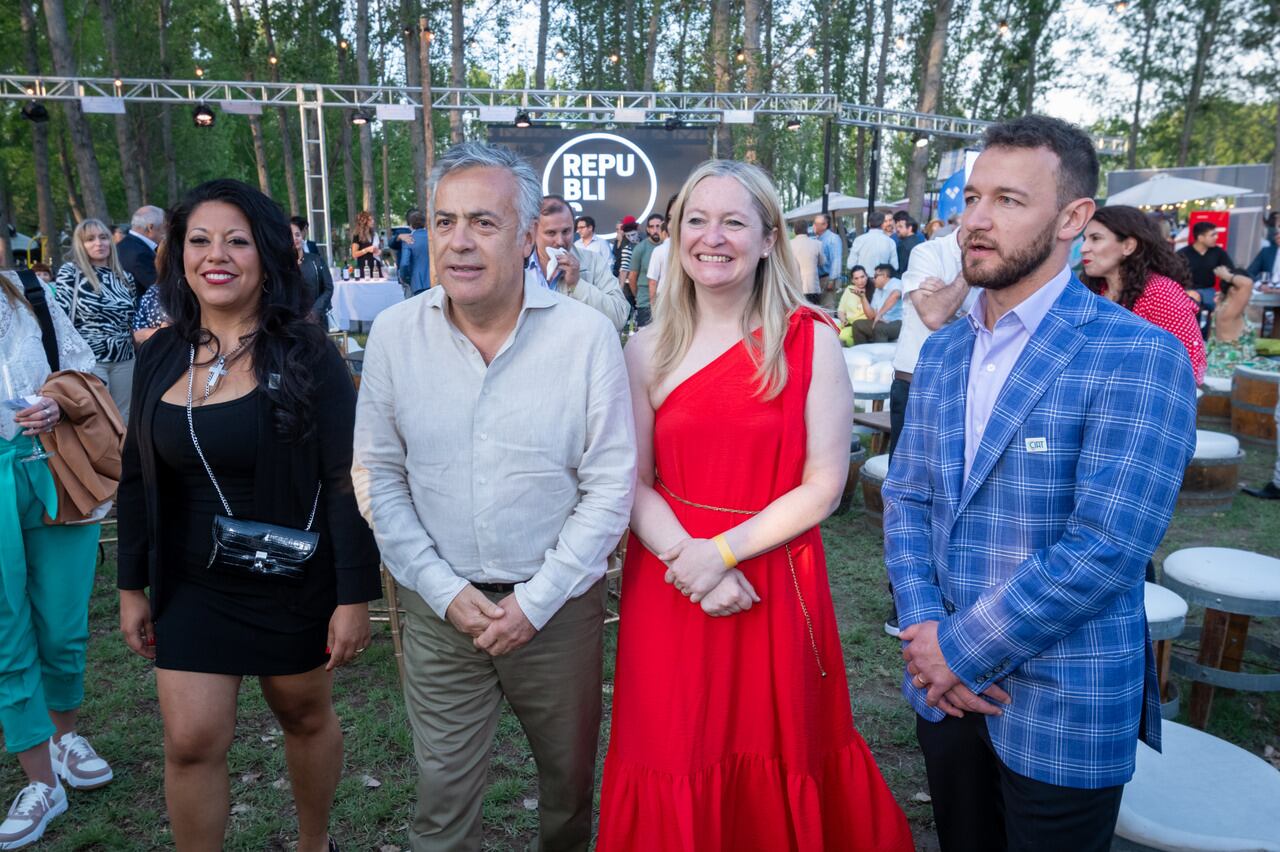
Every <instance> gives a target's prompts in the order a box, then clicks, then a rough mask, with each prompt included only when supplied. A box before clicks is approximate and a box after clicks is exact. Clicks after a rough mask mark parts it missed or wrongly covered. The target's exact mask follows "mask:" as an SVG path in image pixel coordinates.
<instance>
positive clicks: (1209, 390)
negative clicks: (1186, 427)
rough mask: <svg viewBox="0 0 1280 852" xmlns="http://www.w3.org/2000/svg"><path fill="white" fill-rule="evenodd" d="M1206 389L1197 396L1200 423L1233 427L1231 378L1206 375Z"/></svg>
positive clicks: (1222, 427)
mask: <svg viewBox="0 0 1280 852" xmlns="http://www.w3.org/2000/svg"><path fill="white" fill-rule="evenodd" d="M1201 387H1202V388H1203V390H1204V393H1203V394H1202V395H1198V396H1197V398H1196V399H1197V402H1196V414H1197V419H1198V420H1199V421H1200V425H1202V426H1208V427H1212V428H1214V429H1230V428H1231V379H1230V377H1226V378H1224V377H1222V376H1205V377H1204V383H1203V384H1202V385H1201Z"/></svg>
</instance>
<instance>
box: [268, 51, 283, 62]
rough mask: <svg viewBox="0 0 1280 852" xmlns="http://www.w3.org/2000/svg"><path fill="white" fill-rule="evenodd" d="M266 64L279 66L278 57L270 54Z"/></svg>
mask: <svg viewBox="0 0 1280 852" xmlns="http://www.w3.org/2000/svg"><path fill="white" fill-rule="evenodd" d="M267 62H268V63H269V64H271V65H277V64H279V62H280V57H278V56H276V55H275V54H274V53H273V54H271V55H270V56H268V57H267Z"/></svg>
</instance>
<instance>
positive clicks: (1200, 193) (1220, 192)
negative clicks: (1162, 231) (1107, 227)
mask: <svg viewBox="0 0 1280 852" xmlns="http://www.w3.org/2000/svg"><path fill="white" fill-rule="evenodd" d="M1250 192H1253V190H1251V189H1248V188H1246V187H1242V186H1227V185H1226V184H1222V183H1209V182H1208V181H1203V180H1191V179H1190V178H1182V177H1174V176H1173V175H1170V174H1163V173H1162V174H1158V175H1156V176H1155V177H1153V178H1151V179H1150V180H1147V181H1143V182H1142V183H1140V184H1138V185H1137V186H1131V187H1129V188H1128V189H1126V190H1123V191H1121V192H1117V193H1116V194H1115V195H1110V196H1108V197H1107V205H1108V206H1110V205H1113V204H1128V205H1130V206H1132V207H1159V206H1160V205H1162V204H1177V203H1179V202H1182V201H1199V200H1200V199H1202V198H1223V197H1231V196H1236V195H1245V194H1247V193H1250Z"/></svg>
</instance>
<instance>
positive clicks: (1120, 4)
mask: <svg viewBox="0 0 1280 852" xmlns="http://www.w3.org/2000/svg"><path fill="white" fill-rule="evenodd" d="M1112 8H1113V9H1115V10H1116V14H1117V15H1123V14H1124V13H1125V12H1126V11H1127V10H1128V8H1129V4H1128V3H1126V2H1124V0H1116V4H1115V6H1113V7H1112Z"/></svg>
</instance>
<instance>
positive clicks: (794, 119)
mask: <svg viewBox="0 0 1280 852" xmlns="http://www.w3.org/2000/svg"><path fill="white" fill-rule="evenodd" d="M787 129H788V130H793V131H794V130H799V129H800V116H798V115H793V116H791V117H790V118H788V119H787Z"/></svg>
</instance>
